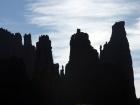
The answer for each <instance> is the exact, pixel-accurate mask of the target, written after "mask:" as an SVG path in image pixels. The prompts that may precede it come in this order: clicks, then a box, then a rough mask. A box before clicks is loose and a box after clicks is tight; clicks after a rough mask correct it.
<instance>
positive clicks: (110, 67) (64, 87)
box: [0, 21, 139, 105]
mask: <svg viewBox="0 0 140 105" xmlns="http://www.w3.org/2000/svg"><path fill="white" fill-rule="evenodd" d="M124 26H125V22H123V21H121V22H116V23H115V24H114V25H113V26H112V35H111V38H110V41H109V42H106V43H105V44H104V45H103V47H102V46H100V55H99V54H98V52H97V50H96V49H94V47H92V46H91V44H90V40H89V37H88V34H87V33H84V32H81V30H80V29H77V32H76V33H75V34H73V35H72V37H71V39H70V56H69V61H68V63H67V65H66V67H65V70H64V66H62V69H61V70H60V73H59V64H54V62H53V55H52V47H51V41H50V39H49V37H48V36H47V35H41V36H40V37H39V41H38V42H37V43H36V47H35V46H33V45H32V40H31V34H25V35H24V44H22V36H21V34H20V33H15V34H14V33H11V32H9V31H8V30H5V29H3V28H0V85H1V86H0V93H1V94H0V96H1V97H2V100H0V104H3V103H4V104H17V105H20V104H22V105H24V104H25V105H27V104H31V105H34V104H35V105H44V104H45V105H75V104H91V105H139V104H138V103H139V101H138V100H137V98H136V95H135V87H134V74H133V66H132V58H131V53H130V49H129V42H128V40H127V37H126V31H125V27H124Z"/></svg>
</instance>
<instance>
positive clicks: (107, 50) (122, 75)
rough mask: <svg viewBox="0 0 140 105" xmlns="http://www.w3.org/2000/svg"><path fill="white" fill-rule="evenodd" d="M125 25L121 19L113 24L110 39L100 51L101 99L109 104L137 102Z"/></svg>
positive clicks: (117, 104) (119, 104) (132, 104)
mask: <svg viewBox="0 0 140 105" xmlns="http://www.w3.org/2000/svg"><path fill="white" fill-rule="evenodd" d="M124 25H125V22H123V21H121V22H116V23H115V24H114V25H113V26H112V36H111V38H110V41H109V42H108V43H106V44H105V45H104V48H103V50H101V52H100V53H101V55H100V60H101V63H102V70H103V72H102V73H101V74H103V75H102V77H104V78H103V80H104V81H103V82H102V84H104V85H103V87H104V88H103V90H102V91H101V92H102V93H104V94H102V96H103V99H101V100H102V101H103V102H107V104H116V105H121V104H122V105H124V104H125V105H134V104H135V102H136V95H135V88H134V76H133V67H132V58H131V54H130V49H129V43H128V40H127V37H126V32H125V28H124ZM114 102H115V103H114Z"/></svg>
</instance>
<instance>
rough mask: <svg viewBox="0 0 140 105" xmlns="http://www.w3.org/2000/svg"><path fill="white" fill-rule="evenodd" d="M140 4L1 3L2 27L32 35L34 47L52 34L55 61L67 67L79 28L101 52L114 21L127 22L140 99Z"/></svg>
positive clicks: (116, 0)
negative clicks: (70, 47)
mask: <svg viewBox="0 0 140 105" xmlns="http://www.w3.org/2000/svg"><path fill="white" fill-rule="evenodd" d="M139 4H140V1H139V0H0V27H4V28H7V29H8V30H10V31H12V32H21V33H22V34H24V33H31V34H32V39H33V44H35V42H36V41H37V40H38V36H39V35H41V34H48V35H49V36H50V39H51V40H52V47H53V56H54V61H55V62H59V63H60V64H66V63H67V61H68V58H69V40H70V37H71V35H72V34H73V33H75V31H76V29H77V28H81V29H82V31H84V32H87V33H88V34H89V38H90V40H91V44H92V45H93V47H95V48H96V49H97V50H98V49H99V46H100V45H101V44H104V43H105V42H106V41H109V38H110V36H111V26H112V25H113V24H114V22H116V21H120V20H125V21H126V31H127V36H128V40H129V42H130V48H131V52H132V58H133V65H134V74H135V86H136V92H137V96H138V97H140V56H139V54H140V41H139V40H140V12H139V10H140V6H139Z"/></svg>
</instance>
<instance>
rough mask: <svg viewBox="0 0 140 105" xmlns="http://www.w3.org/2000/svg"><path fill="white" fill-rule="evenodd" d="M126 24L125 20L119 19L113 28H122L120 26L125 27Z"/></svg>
mask: <svg viewBox="0 0 140 105" xmlns="http://www.w3.org/2000/svg"><path fill="white" fill-rule="evenodd" d="M124 26H125V21H119V22H116V23H115V24H114V25H113V26H112V28H113V29H120V28H124Z"/></svg>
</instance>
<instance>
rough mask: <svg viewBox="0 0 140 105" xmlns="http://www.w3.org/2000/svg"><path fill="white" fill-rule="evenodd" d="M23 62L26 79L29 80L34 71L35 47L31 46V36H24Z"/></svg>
mask: <svg viewBox="0 0 140 105" xmlns="http://www.w3.org/2000/svg"><path fill="white" fill-rule="evenodd" d="M23 60H24V62H25V65H26V72H27V75H28V78H29V79H30V80H31V79H32V77H33V72H34V69H35V67H34V65H35V47H34V46H33V45H32V41H31V34H25V35H24V45H23Z"/></svg>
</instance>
